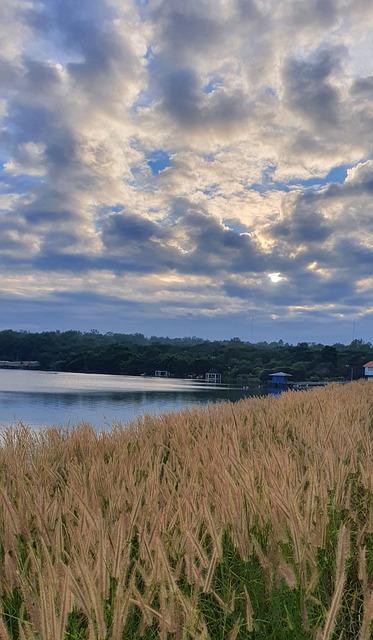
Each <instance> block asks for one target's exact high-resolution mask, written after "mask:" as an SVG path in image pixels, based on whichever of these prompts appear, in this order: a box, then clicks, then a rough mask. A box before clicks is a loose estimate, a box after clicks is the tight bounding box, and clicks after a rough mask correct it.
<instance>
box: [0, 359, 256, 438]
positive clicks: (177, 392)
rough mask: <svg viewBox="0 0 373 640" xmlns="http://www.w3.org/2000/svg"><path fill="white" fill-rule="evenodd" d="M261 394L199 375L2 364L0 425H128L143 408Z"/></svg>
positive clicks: (159, 409) (162, 409)
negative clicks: (117, 373) (86, 371)
mask: <svg viewBox="0 0 373 640" xmlns="http://www.w3.org/2000/svg"><path fill="white" fill-rule="evenodd" d="M260 393H263V391H261V390H259V389H251V390H243V389H238V388H233V387H228V386H224V385H213V384H206V383H205V382H203V381H199V380H182V379H177V378H167V379H162V378H152V377H149V378H148V377H145V378H143V377H139V376H113V375H101V374H84V373H64V372H48V371H24V370H19V369H17V370H8V369H0V426H1V427H4V426H9V425H14V424H18V423H19V421H22V422H23V423H24V424H26V425H28V426H30V427H33V428H42V427H43V426H48V425H52V424H54V425H63V426H64V425H67V424H69V425H70V426H76V425H77V424H78V423H79V422H89V423H90V424H92V425H93V426H94V427H95V428H97V429H110V427H111V426H112V425H113V424H114V423H115V422H117V421H120V422H122V423H123V424H125V423H127V422H128V421H130V420H132V419H134V418H136V417H137V416H141V415H143V414H144V413H150V414H159V413H165V412H167V411H178V410H179V409H182V408H185V407H191V406H201V405H204V404H207V403H209V402H221V401H224V400H230V401H232V402H235V401H236V400H239V399H241V398H244V397H247V396H250V395H259V394H260Z"/></svg>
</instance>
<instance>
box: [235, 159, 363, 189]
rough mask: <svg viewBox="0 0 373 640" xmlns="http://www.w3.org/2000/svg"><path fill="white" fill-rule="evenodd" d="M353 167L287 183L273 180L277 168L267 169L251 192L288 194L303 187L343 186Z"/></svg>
mask: <svg viewBox="0 0 373 640" xmlns="http://www.w3.org/2000/svg"><path fill="white" fill-rule="evenodd" d="M351 166H352V165H350V164H344V165H340V166H338V167H333V169H331V170H330V171H329V173H328V174H327V175H326V176H324V177H316V176H315V177H312V178H307V179H306V180H297V179H296V178H294V179H293V180H289V181H287V182H278V181H276V180H272V176H273V173H274V170H275V167H273V166H270V167H267V168H266V169H265V170H264V171H263V174H262V182H260V183H259V182H255V183H254V184H251V185H249V186H248V187H247V188H248V189H249V190H254V191H258V193H266V192H267V191H284V192H286V193H288V192H289V191H291V188H292V187H302V188H303V189H305V190H312V189H317V188H319V187H323V186H325V185H327V184H342V183H343V182H344V181H345V179H346V176H347V171H348V169H349V168H350V167H351Z"/></svg>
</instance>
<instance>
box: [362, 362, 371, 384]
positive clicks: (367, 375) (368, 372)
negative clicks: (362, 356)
mask: <svg viewBox="0 0 373 640" xmlns="http://www.w3.org/2000/svg"><path fill="white" fill-rule="evenodd" d="M363 367H364V376H365V378H366V379H367V380H373V360H369V362H367V363H366V364H363Z"/></svg>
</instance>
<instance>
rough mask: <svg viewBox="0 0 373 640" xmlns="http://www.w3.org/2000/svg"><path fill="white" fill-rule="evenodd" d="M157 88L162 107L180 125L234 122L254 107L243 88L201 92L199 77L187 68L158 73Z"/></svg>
mask: <svg viewBox="0 0 373 640" xmlns="http://www.w3.org/2000/svg"><path fill="white" fill-rule="evenodd" d="M160 73H161V72H160ZM159 88H160V90H161V94H160V95H161V100H162V106H163V108H164V109H165V111H166V112H167V113H168V114H169V115H170V116H171V117H172V118H174V119H175V120H176V121H177V122H178V123H179V124H181V125H182V126H183V127H202V126H203V127H207V128H214V127H223V126H230V125H237V124H238V123H239V122H240V121H243V120H245V119H246V118H248V116H249V115H250V112H251V110H252V108H253V107H252V105H251V103H250V101H249V100H248V98H247V96H245V95H244V93H243V92H242V91H237V90H236V91H234V92H232V93H229V92H227V91H225V90H222V89H219V90H215V91H213V92H212V93H210V94H206V93H204V91H203V83H202V82H201V79H200V78H199V76H198V75H197V74H196V73H195V72H194V71H193V70H192V69H190V68H186V69H178V70H175V71H172V72H171V73H169V74H167V73H166V75H164V76H163V77H162V76H161V77H160V81H159Z"/></svg>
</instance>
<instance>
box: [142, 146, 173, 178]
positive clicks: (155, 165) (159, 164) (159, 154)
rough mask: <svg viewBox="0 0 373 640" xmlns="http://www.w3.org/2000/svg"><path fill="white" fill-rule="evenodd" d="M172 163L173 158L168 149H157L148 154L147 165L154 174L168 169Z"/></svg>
mask: <svg viewBox="0 0 373 640" xmlns="http://www.w3.org/2000/svg"><path fill="white" fill-rule="evenodd" d="M171 164H172V162H171V158H170V156H169V154H168V153H167V151H164V150H163V149H157V150H156V151H153V152H152V153H151V154H149V155H148V156H147V165H148V167H150V170H151V172H152V174H153V176H157V175H158V174H159V173H160V172H161V171H163V170H164V169H167V167H170V166H171Z"/></svg>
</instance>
